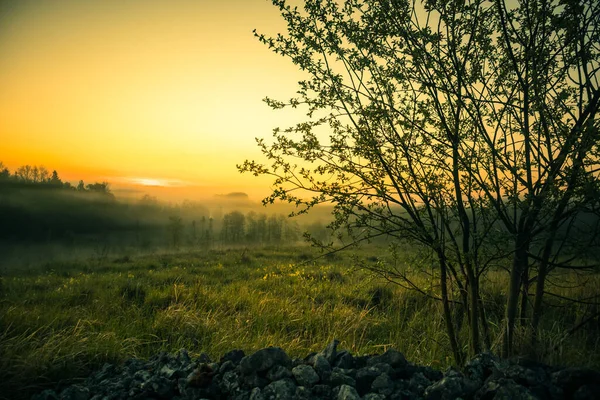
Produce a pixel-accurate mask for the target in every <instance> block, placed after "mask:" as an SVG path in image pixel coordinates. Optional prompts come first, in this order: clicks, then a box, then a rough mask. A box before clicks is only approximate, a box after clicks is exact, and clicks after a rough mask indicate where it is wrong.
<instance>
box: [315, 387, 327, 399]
mask: <svg viewBox="0 0 600 400" xmlns="http://www.w3.org/2000/svg"><path fill="white" fill-rule="evenodd" d="M312 392H313V394H314V395H315V396H316V397H319V398H325V399H329V398H331V386H329V385H315V386H313V388H312Z"/></svg>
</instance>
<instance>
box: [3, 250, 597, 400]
mask: <svg viewBox="0 0 600 400" xmlns="http://www.w3.org/2000/svg"><path fill="white" fill-rule="evenodd" d="M310 251H311V250H310V249H306V248H299V249H260V250H258V249H257V250H250V251H247V250H242V249H239V250H231V251H226V250H222V251H203V252H191V253H184V254H158V255H147V256H136V257H134V256H131V257H119V258H117V259H113V260H109V259H107V260H104V261H103V262H102V263H99V262H98V261H97V260H96V259H93V260H89V261H79V262H75V261H70V262H48V263H45V264H39V265H37V266H36V267H29V268H27V269H21V270H15V269H12V270H10V272H9V273H7V274H5V276H4V277H3V278H2V281H1V282H0V283H1V286H0V288H1V289H0V290H1V292H0V301H1V303H0V376H2V377H3V378H4V379H2V380H0V385H1V386H3V387H2V388H1V390H0V398H7V399H8V398H26V397H28V396H29V395H30V394H31V393H33V392H36V391H40V390H42V389H44V388H58V387H60V386H61V385H64V384H67V383H72V382H74V381H76V380H77V379H79V378H82V377H84V376H86V375H87V374H89V373H90V372H91V371H93V370H94V369H95V368H98V367H99V366H101V365H102V364H103V363H105V362H119V361H122V360H124V359H127V358H129V357H142V358H145V357H149V356H151V355H153V354H155V353H157V352H160V351H170V352H174V351H177V350H179V349H181V348H186V349H188V350H189V351H190V352H191V353H192V354H200V353H207V354H208V355H210V356H211V357H213V359H218V357H219V356H220V355H222V354H223V353H225V352H226V351H229V350H231V349H234V348H237V349H243V350H244V351H246V352H252V351H255V350H257V349H260V348H263V347H266V346H280V347H283V348H284V349H285V350H286V351H287V352H288V354H290V355H291V356H304V355H306V354H307V353H308V352H310V351H318V350H320V349H322V348H323V347H324V346H325V345H326V344H327V343H328V342H330V341H331V340H332V339H334V338H337V339H339V340H340V341H341V344H340V346H341V347H342V348H345V349H348V350H351V351H352V352H353V353H357V354H370V353H376V352H382V351H384V350H385V349H386V348H387V347H394V348H396V349H398V350H400V351H402V352H404V353H405V355H406V357H407V358H408V359H409V360H410V361H412V362H415V363H420V364H426V365H432V366H434V367H438V368H444V367H446V366H447V365H449V364H451V363H452V359H451V351H450V348H449V344H448V341H447V338H446V336H445V331H444V324H443V321H442V318H441V313H440V305H439V304H437V303H436V302H434V301H432V300H429V299H427V298H425V297H423V296H421V295H420V294H418V293H415V292H410V291H405V290H403V289H402V288H400V287H398V286H396V285H391V284H386V283H385V282H383V281H381V280H378V279H376V278H375V277H373V276H371V275H369V274H367V273H366V272H365V271H361V270H356V269H355V268H354V267H353V265H352V264H353V262H352V258H351V257H349V256H341V257H335V258H331V259H320V260H318V261H316V262H307V260H310V259H311V256H312V254H310ZM489 279H495V280H497V281H498V283H497V284H494V285H488V287H489V288H491V289H490V291H489V292H486V293H485V296H486V297H485V301H486V303H487V304H488V308H489V310H490V312H489V314H490V320H491V323H492V325H493V326H494V328H493V329H494V330H495V333H498V332H499V329H500V327H499V325H500V320H501V318H502V306H503V304H504V293H503V292H502V290H503V285H502V284H503V280H506V279H507V277H506V276H505V275H504V273H501V272H498V273H495V275H494V276H491V277H490V278H489ZM596 283H600V282H596ZM577 290H581V289H578V288H571V289H568V290H567V289H565V295H566V294H571V295H572V294H573V293H574V292H575V291H577ZM586 290H587V289H586ZM566 292H569V293H566ZM583 308H584V305H582V304H579V305H577V304H575V305H571V306H569V308H567V307H566V306H565V307H563V308H555V309H553V310H552V311H551V312H549V313H548V314H547V316H546V318H545V320H544V321H543V323H544V325H543V326H544V329H543V333H542V337H541V339H542V345H543V346H547V347H548V348H551V347H552V346H554V345H555V344H556V343H558V340H559V339H560V340H562V338H563V335H564V332H565V330H566V329H568V328H570V327H571V326H572V325H573V323H574V322H576V320H577V318H576V316H577V315H582V314H583V313H584V312H585V310H584V309H583ZM574 316H575V317H574ZM598 345H599V343H598V326H597V325H596V326H594V325H590V326H589V327H586V329H582V330H580V331H578V332H577V333H576V334H575V335H573V336H572V337H568V338H566V339H565V340H564V341H563V342H561V343H560V354H559V356H558V357H557V356H555V354H556V352H550V351H549V352H548V359H547V361H553V362H560V363H566V364H578V365H581V364H585V365H591V366H596V367H597V366H600V360H599V352H598V349H599V347H598ZM3 396H4V397H3Z"/></svg>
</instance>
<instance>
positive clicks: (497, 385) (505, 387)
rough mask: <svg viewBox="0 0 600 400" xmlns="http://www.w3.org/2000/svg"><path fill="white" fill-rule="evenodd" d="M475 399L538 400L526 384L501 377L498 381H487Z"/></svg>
mask: <svg viewBox="0 0 600 400" xmlns="http://www.w3.org/2000/svg"><path fill="white" fill-rule="evenodd" d="M475 399H478V400H479V399H481V400H486V399H490V400H492V399H493V400H511V399H514V400H536V399H537V398H536V397H535V396H534V395H533V394H532V393H531V392H530V391H529V390H528V389H527V388H526V387H524V386H521V385H519V384H518V383H516V382H515V381H514V380H512V379H507V378H501V379H499V380H497V381H492V380H490V381H488V382H486V383H485V384H484V385H483V387H482V388H481V389H479V390H478V391H477V393H476V394H475Z"/></svg>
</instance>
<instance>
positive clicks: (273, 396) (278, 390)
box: [263, 378, 296, 400]
mask: <svg viewBox="0 0 600 400" xmlns="http://www.w3.org/2000/svg"><path fill="white" fill-rule="evenodd" d="M295 393H296V385H295V384H294V382H293V381H292V380H291V379H289V378H285V379H281V380H279V381H275V382H271V383H270V384H268V385H267V386H266V387H265V389H264V390H263V394H264V396H265V398H266V399H268V400H279V399H282V400H284V399H291V398H292V397H293V396H294V394H295Z"/></svg>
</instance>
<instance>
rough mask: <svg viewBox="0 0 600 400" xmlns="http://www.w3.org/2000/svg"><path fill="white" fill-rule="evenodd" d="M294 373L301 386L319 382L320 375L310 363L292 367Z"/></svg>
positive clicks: (309, 385) (310, 385)
mask: <svg viewBox="0 0 600 400" xmlns="http://www.w3.org/2000/svg"><path fill="white" fill-rule="evenodd" d="M292 374H293V375H294V378H295V379H296V382H298V385H300V386H307V387H312V386H313V385H314V384H316V383H317V382H319V379H320V378H319V375H318V374H317V373H316V372H315V370H314V369H313V367H311V366H310V365H298V366H297V367H295V368H294V369H292Z"/></svg>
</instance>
